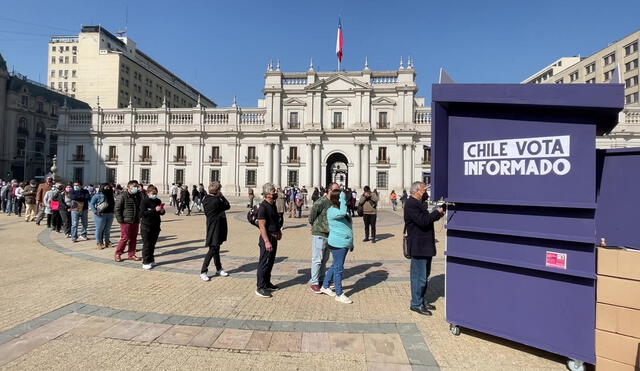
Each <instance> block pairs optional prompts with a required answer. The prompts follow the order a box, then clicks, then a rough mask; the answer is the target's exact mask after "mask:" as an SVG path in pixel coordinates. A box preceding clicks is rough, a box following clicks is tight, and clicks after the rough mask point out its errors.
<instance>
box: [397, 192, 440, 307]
mask: <svg viewBox="0 0 640 371" xmlns="http://www.w3.org/2000/svg"><path fill="white" fill-rule="evenodd" d="M426 190H427V185H426V184H424V183H423V182H414V183H413V184H411V190H410V193H411V197H409V198H408V199H407V201H406V203H405V207H404V223H405V228H406V229H407V243H408V245H409V253H410V255H411V272H410V276H411V306H410V309H411V310H412V311H414V312H417V313H420V314H423V315H427V316H430V315H431V314H432V313H431V310H434V309H436V308H435V306H433V305H431V304H429V303H426V302H425V297H424V296H425V293H426V292H427V282H428V279H429V274H430V273H431V259H432V258H433V257H434V256H435V255H436V240H435V232H434V228H433V223H435V222H436V221H438V220H439V219H440V218H441V217H442V216H443V215H444V209H442V208H440V207H439V208H437V210H435V211H433V212H431V213H429V211H428V210H427V208H426V207H425V206H424V204H423V202H424V201H425V200H426V198H425V197H427V198H428V195H427V192H426Z"/></svg>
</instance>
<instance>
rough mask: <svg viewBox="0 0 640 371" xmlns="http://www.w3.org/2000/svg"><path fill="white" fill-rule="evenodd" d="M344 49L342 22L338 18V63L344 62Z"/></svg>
mask: <svg viewBox="0 0 640 371" xmlns="http://www.w3.org/2000/svg"><path fill="white" fill-rule="evenodd" d="M343 48H344V39H343V38H342V21H341V20H340V19H339V18H338V37H337V38H336V55H337V56H338V61H340V62H342V49H343Z"/></svg>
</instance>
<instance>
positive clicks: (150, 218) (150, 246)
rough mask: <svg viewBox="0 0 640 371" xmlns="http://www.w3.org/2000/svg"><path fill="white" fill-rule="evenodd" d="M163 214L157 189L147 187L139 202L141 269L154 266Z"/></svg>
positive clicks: (152, 186)
mask: <svg viewBox="0 0 640 371" xmlns="http://www.w3.org/2000/svg"><path fill="white" fill-rule="evenodd" d="M164 214H165V210H164V204H163V203H162V201H160V199H159V198H158V188H156V186H154V185H153V184H150V185H149V186H147V197H145V198H143V199H142V201H141V202H140V236H142V269H146V270H149V269H151V268H153V267H154V266H155V265H156V261H155V257H154V252H155V249H156V243H157V242H158V236H160V223H161V220H160V217H161V216H162V215H164Z"/></svg>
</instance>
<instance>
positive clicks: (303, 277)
mask: <svg viewBox="0 0 640 371" xmlns="http://www.w3.org/2000/svg"><path fill="white" fill-rule="evenodd" d="M309 264H311V261H309ZM330 266H331V265H327V268H329V267H330ZM380 266H382V263H379V262H376V263H368V264H360V265H356V266H354V267H350V268H346V269H345V270H344V273H343V274H342V280H343V281H344V280H345V279H347V278H349V277H352V276H355V275H360V274H363V273H365V272H366V271H368V270H369V269H371V268H373V267H380ZM298 274H299V276H297V277H295V278H292V279H290V280H288V281H284V282H280V283H278V286H280V288H285V287H290V286H294V285H304V284H306V283H308V282H309V279H310V278H311V268H304V269H298ZM388 277H389V273H388V272H387V271H386V270H379V271H375V272H371V273H369V274H367V275H365V276H364V277H362V278H360V279H359V280H358V281H357V282H356V283H354V284H353V285H352V286H355V285H356V284H357V283H358V282H359V283H360V285H363V284H365V283H366V284H368V286H365V287H362V288H360V289H359V290H358V291H360V290H362V289H364V288H366V287H371V286H373V285H371V282H375V283H374V285H377V284H378V283H380V282H384V281H386V280H387V278H388Z"/></svg>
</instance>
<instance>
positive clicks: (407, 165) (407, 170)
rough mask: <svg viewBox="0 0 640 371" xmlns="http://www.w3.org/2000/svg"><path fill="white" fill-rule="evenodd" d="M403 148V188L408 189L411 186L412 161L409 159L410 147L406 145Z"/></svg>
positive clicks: (410, 155)
mask: <svg viewBox="0 0 640 371" xmlns="http://www.w3.org/2000/svg"><path fill="white" fill-rule="evenodd" d="M404 147H405V151H404V153H403V157H404V177H403V183H404V184H403V185H402V186H403V187H409V186H411V183H412V182H413V179H412V178H413V174H412V163H411V162H412V161H411V157H412V152H413V151H412V150H411V145H410V144H407V145H405V146H404Z"/></svg>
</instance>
